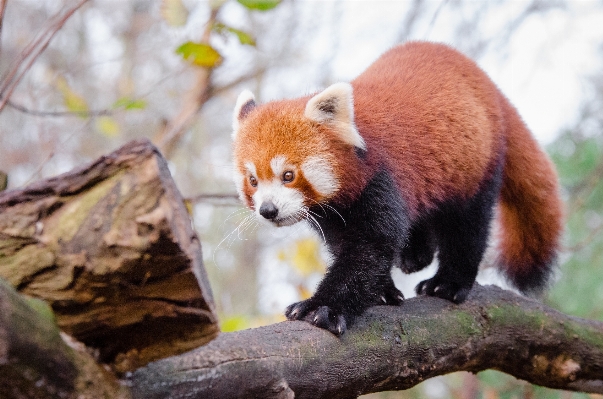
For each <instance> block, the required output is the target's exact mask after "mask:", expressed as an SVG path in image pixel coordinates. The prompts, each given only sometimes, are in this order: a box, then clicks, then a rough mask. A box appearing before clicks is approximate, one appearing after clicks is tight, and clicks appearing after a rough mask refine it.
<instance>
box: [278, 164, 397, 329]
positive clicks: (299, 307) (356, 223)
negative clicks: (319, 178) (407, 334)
mask: <svg viewBox="0 0 603 399" xmlns="http://www.w3.org/2000/svg"><path fill="white" fill-rule="evenodd" d="M331 210H332V211H331ZM314 212H316V213H317V214H321V216H322V217H321V218H317V220H318V223H319V224H320V227H321V230H322V232H323V234H324V237H325V239H326V244H327V246H328V247H329V249H330V250H331V252H332V254H333V256H334V260H333V264H332V265H331V266H330V267H329V270H328V271H327V274H326V275H325V277H324V279H323V280H322V281H321V283H320V284H319V285H318V288H317V289H316V293H315V294H314V295H313V296H312V297H311V298H309V299H307V300H305V301H301V302H297V303H295V304H293V305H291V306H289V307H288V308H287V310H286V312H285V315H286V316H287V318H288V319H289V320H305V321H308V322H310V323H312V324H314V325H316V326H318V327H321V328H324V329H326V330H329V331H331V332H332V333H334V334H336V335H341V334H343V333H344V332H345V330H346V328H347V327H349V326H350V325H351V324H352V323H353V321H354V318H355V317H356V316H358V315H360V314H361V313H362V312H364V310H366V309H367V308H368V307H370V306H374V305H399V304H401V303H402V300H403V299H404V297H403V296H402V293H401V292H400V291H399V290H398V289H397V288H396V287H395V285H394V282H393V280H392V277H391V267H392V265H393V263H394V259H395V257H397V256H399V254H400V252H401V250H402V248H403V246H404V244H405V241H406V237H407V235H408V223H409V222H408V217H407V211H406V207H405V206H404V204H403V201H402V199H401V197H400V194H399V192H398V191H397V189H396V187H395V184H394V183H393V180H392V179H391V176H390V175H389V173H388V172H387V171H382V172H379V173H378V174H376V175H375V177H374V178H373V179H372V180H371V182H370V183H369V184H368V185H367V187H366V188H365V189H364V191H363V193H362V194H361V196H360V197H359V198H358V199H357V200H356V201H354V202H353V203H352V204H351V205H350V206H348V207H340V206H337V205H335V204H330V205H329V206H328V207H322V208H320V206H317V209H315V210H314ZM321 212H322V213H321Z"/></svg>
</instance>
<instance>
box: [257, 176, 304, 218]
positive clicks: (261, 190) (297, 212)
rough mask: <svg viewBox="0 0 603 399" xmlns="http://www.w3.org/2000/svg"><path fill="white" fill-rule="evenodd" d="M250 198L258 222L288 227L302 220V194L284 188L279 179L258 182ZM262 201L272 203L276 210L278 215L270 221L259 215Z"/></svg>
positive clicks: (292, 189)
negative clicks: (262, 221)
mask: <svg viewBox="0 0 603 399" xmlns="http://www.w3.org/2000/svg"><path fill="white" fill-rule="evenodd" d="M251 198H252V199H253V203H254V205H255V206H254V207H255V213H256V215H257V217H258V218H259V219H260V220H264V221H266V222H268V223H272V224H276V225H277V226H289V225H292V224H294V223H297V222H299V221H300V220H301V219H303V216H304V211H303V207H304V196H303V194H302V193H301V192H299V190H296V189H294V188H290V187H286V186H285V185H284V184H283V183H282V181H281V179H280V177H274V178H273V179H272V180H259V181H258V188H257V190H256V192H255V193H254V194H253V196H252V197H251ZM264 201H272V203H273V204H274V205H275V206H276V208H277V209H278V215H277V216H276V218H275V219H273V220H272V221H268V220H267V219H266V218H264V217H263V216H262V215H260V207H261V206H262V203H263V202H264Z"/></svg>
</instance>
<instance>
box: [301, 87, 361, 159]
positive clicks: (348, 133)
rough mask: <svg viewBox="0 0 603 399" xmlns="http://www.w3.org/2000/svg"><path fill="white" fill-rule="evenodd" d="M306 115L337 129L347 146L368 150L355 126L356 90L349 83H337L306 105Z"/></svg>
mask: <svg viewBox="0 0 603 399" xmlns="http://www.w3.org/2000/svg"><path fill="white" fill-rule="evenodd" d="M304 115H305V116H306V117H307V118H309V119H311V120H313V121H315V122H318V123H329V124H332V125H333V126H334V127H335V130H336V131H337V132H338V133H339V136H340V138H341V139H342V140H343V141H344V142H345V143H347V144H350V145H353V146H356V147H358V148H360V149H363V150H366V143H365V142H364V139H363V138H362V136H361V135H360V133H358V130H357V129H356V125H355V124H354V89H353V88H352V85H351V84H349V83H335V84H333V85H331V86H329V87H327V88H326V89H324V90H323V91H322V92H320V93H318V94H317V95H315V96H314V97H312V98H311V99H310V100H308V103H307V104H306V110H305V111H304Z"/></svg>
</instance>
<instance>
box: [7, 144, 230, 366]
mask: <svg viewBox="0 0 603 399" xmlns="http://www.w3.org/2000/svg"><path fill="white" fill-rule="evenodd" d="M0 215H2V217H1V218H0V277H2V278H4V279H6V280H7V281H8V282H9V283H10V284H12V285H13V286H14V287H16V288H17V290H18V291H19V292H21V293H24V294H27V295H30V296H33V297H37V298H41V299H44V300H45V301H46V302H48V303H49V304H50V305H51V307H52V309H53V311H54V313H55V315H56V318H57V323H58V326H59V327H60V328H61V329H62V330H63V331H65V332H67V333H68V334H70V335H72V336H73V337H75V338H76V339H77V340H79V341H81V342H83V343H85V344H86V345H88V346H90V347H92V348H97V349H98V351H99V360H100V361H101V362H104V363H108V364H111V365H112V366H113V367H114V369H115V370H116V371H119V372H124V371H127V370H133V369H135V368H137V367H140V366H142V365H144V364H146V363H147V362H149V361H151V360H155V359H159V358H163V357H166V356H171V355H174V354H177V353H182V352H184V351H186V350H189V349H192V348H195V347H198V346H200V345H202V344H204V343H206V342H208V341H209V340H211V339H212V338H214V337H215V336H216V334H217V333H218V327H217V320H216V316H215V313H214V304H213V299H212V294H211V289H210V287H209V284H208V281H207V277H206V275H205V271H204V268H203V260H202V254H201V245H200V243H199V240H198V238H197V236H196V234H195V232H194V230H193V229H192V226H191V221H190V216H189V215H188V213H187V210H186V207H185V205H184V202H183V200H182V197H181V195H180V194H179V192H178V190H177V189H176V187H175V184H174V182H173V180H172V178H171V176H170V173H169V170H168V168H167V164H166V162H165V160H164V159H163V157H162V156H161V154H160V153H159V152H158V151H157V149H156V148H155V147H153V145H151V144H150V143H149V142H148V141H146V140H140V141H134V142H131V143H129V144H127V145H125V146H124V147H122V148H121V149H119V150H117V151H115V152H114V153H112V154H109V155H107V156H104V157H102V158H100V159H99V160H97V161H96V162H93V163H92V164H90V165H88V166H85V167H83V168H80V169H77V170H74V171H72V172H69V173H67V174H64V175H61V176H57V177H55V178H52V179H48V180H44V181H40V182H37V183H35V184H32V185H30V186H28V187H25V188H23V189H19V190H12V191H5V192H1V193H0Z"/></svg>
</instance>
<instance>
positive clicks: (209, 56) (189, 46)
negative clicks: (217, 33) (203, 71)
mask: <svg viewBox="0 0 603 399" xmlns="http://www.w3.org/2000/svg"><path fill="white" fill-rule="evenodd" d="M176 54H180V55H181V56H182V58H184V59H185V60H187V61H190V62H192V63H193V64H194V65H198V66H201V67H205V68H213V67H215V66H218V65H219V64H220V63H221V62H222V56H221V55H220V53H218V51H217V50H216V49H214V48H213V47H212V46H210V45H209V44H205V43H194V42H186V43H184V44H183V45H182V46H180V47H178V48H177V49H176Z"/></svg>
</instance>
